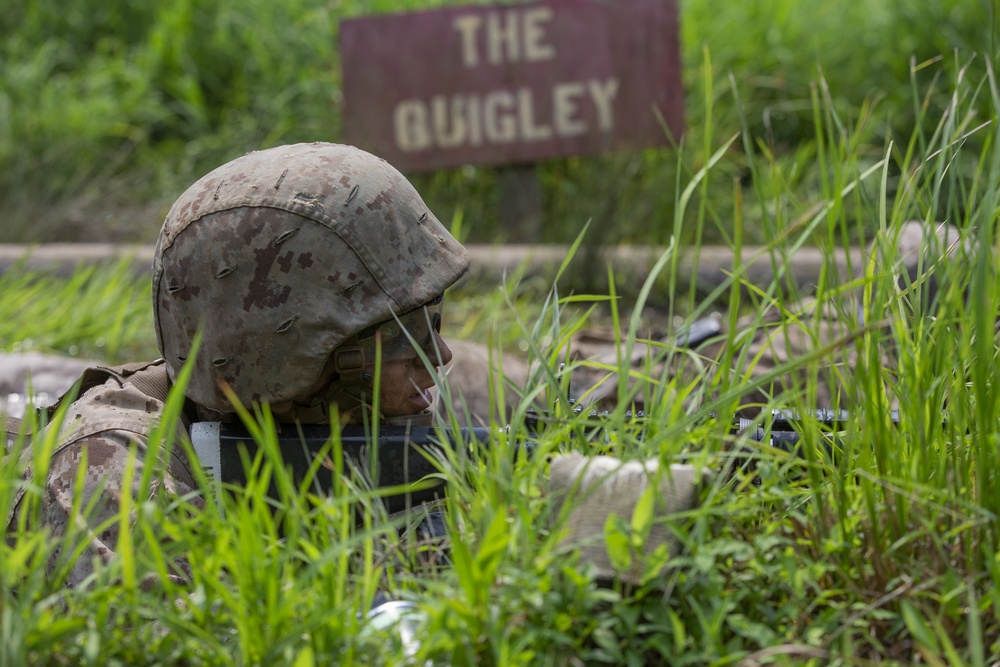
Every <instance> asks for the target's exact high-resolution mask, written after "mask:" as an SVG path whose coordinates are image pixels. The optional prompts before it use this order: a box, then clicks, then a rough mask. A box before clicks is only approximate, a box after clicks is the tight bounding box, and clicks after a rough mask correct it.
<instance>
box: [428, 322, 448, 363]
mask: <svg viewBox="0 0 1000 667" xmlns="http://www.w3.org/2000/svg"><path fill="white" fill-rule="evenodd" d="M424 352H425V353H427V358H428V359H430V360H431V363H433V364H434V365H435V366H447V365H448V364H449V363H450V362H451V359H452V356H453V355H452V353H451V348H450V347H448V343H446V342H444V338H442V337H441V334H439V333H438V332H437V331H435V332H434V335H433V336H431V340H430V341H428V343H427V347H426V348H424Z"/></svg>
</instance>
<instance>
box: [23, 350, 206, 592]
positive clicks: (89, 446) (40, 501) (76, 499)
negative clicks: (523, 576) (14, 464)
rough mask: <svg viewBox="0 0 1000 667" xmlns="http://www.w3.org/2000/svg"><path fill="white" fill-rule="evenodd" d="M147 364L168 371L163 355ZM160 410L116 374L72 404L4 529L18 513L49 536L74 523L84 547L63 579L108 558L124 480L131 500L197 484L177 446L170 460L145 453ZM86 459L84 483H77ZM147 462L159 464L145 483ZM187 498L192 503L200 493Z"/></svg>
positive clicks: (40, 438)
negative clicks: (45, 462)
mask: <svg viewBox="0 0 1000 667" xmlns="http://www.w3.org/2000/svg"><path fill="white" fill-rule="evenodd" d="M149 370H150V371H152V372H159V373H161V374H162V373H165V369H164V367H163V362H162V361H160V362H156V363H154V364H151V365H150V366H149ZM162 411H163V402H162V400H160V399H159V398H156V397H152V396H150V395H149V394H148V393H146V392H145V391H142V390H140V389H139V388H137V387H136V385H135V384H132V383H131V382H129V381H128V380H126V379H123V378H122V377H120V376H119V377H115V376H109V377H108V379H107V381H105V382H103V383H102V384H98V385H96V386H94V387H91V388H90V389H87V390H86V391H84V392H83V393H82V394H81V395H80V397H79V398H77V400H76V401H74V402H73V403H72V404H70V406H69V410H68V411H67V413H66V418H65V420H64V421H63V423H62V424H61V425H60V424H52V425H51V426H49V427H48V428H59V432H58V435H57V436H56V438H55V441H56V443H57V444H56V446H55V448H54V450H53V454H52V459H51V463H50V466H49V469H48V473H47V475H46V476H45V479H44V485H42V486H29V485H26V486H24V487H22V488H20V489H19V490H18V491H17V495H16V496H15V500H14V502H13V503H12V504H11V509H10V513H9V514H8V516H7V517H6V520H7V523H6V526H7V529H8V531H10V530H11V529H13V528H15V527H16V526H17V525H18V524H19V522H21V521H23V522H24V524H25V526H26V527H27V528H40V527H43V526H44V527H45V528H47V529H48V530H49V531H50V533H51V538H50V539H52V540H53V541H58V540H60V538H62V536H63V535H64V534H66V533H67V531H70V530H73V531H76V533H75V535H76V538H77V540H78V541H79V542H81V543H82V544H84V545H85V549H84V551H83V553H82V555H81V556H80V557H78V558H76V559H75V561H73V563H72V564H71V566H70V569H69V571H68V573H67V574H66V576H65V583H66V585H67V586H70V587H76V586H79V585H81V584H82V583H83V582H84V581H85V580H86V578H87V577H88V576H90V574H91V573H92V572H93V571H94V565H95V564H107V563H108V562H109V561H110V560H111V559H112V558H113V557H114V555H115V549H116V548H117V544H118V535H119V523H118V518H119V514H120V510H121V507H120V499H121V498H122V496H123V491H124V489H125V488H126V487H127V486H130V487H131V496H132V498H133V500H134V502H135V503H142V502H144V501H147V500H156V499H160V500H163V499H164V498H176V497H178V496H186V495H190V494H191V492H192V491H193V490H194V489H196V488H197V487H196V485H195V481H194V476H193V475H192V472H191V463H190V462H189V461H188V460H187V459H186V458H185V457H184V456H183V455H181V454H180V453H173V454H172V455H171V457H170V459H169V460H167V461H159V462H153V461H149V460H147V457H146V445H147V441H148V437H149V433H150V431H151V430H152V429H153V428H154V426H155V424H156V423H157V422H158V421H159V419H160V414H161V413H162ZM178 428H179V429H184V426H183V425H178ZM49 437H50V434H48V433H47V432H46V431H45V430H43V431H41V432H39V433H36V434H35V435H34V437H33V438H32V440H33V442H34V443H35V446H38V444H39V443H41V442H44V441H45V440H46V439H47V438H49ZM32 458H33V457H32V450H31V449H28V450H26V451H25V452H24V453H23V454H22V456H21V464H22V465H23V466H24V469H25V475H24V476H25V480H26V481H34V482H41V481H42V480H38V479H36V478H35V477H36V476H35V475H34V474H33V473H34V471H33V470H32V469H31V463H32ZM130 458H131V459H132V462H131V464H130V462H129V460H130ZM84 462H85V463H86V466H85V469H84V471H83V477H82V485H80V486H78V482H77V479H78V477H79V475H80V467H81V465H82V464H84ZM130 465H131V469H130V468H129V466H130ZM150 465H155V466H156V471H155V473H154V476H153V478H152V481H151V483H150V484H149V486H148V488H146V489H143V488H142V485H141V484H140V480H141V479H142V476H143V474H144V470H145V469H146V467H147V466H150ZM129 473H130V474H129ZM144 491H145V492H144ZM192 502H194V503H195V504H196V505H197V503H198V500H197V499H196V498H195V499H194V500H193V501H192ZM86 508H90V509H86ZM26 510H27V511H26ZM134 513H135V510H134V509H130V510H129V513H128V514H129V515H130V516H134ZM22 514H23V515H24V516H22ZM76 543H77V542H73V543H72V544H76ZM61 555H62V554H61V553H60V551H58V550H56V551H55V552H54V555H53V557H52V559H51V560H50V562H49V570H50V574H52V573H53V572H54V571H55V570H57V569H60V568H62V567H64V566H65V563H62V562H61V560H60V556H61ZM66 556H67V557H68V556H69V554H66ZM178 567H181V568H182V567H183V563H182V562H181V563H178ZM151 576H152V575H151Z"/></svg>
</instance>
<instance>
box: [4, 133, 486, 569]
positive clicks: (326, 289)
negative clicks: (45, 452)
mask: <svg viewBox="0 0 1000 667" xmlns="http://www.w3.org/2000/svg"><path fill="white" fill-rule="evenodd" d="M468 265H469V259H468V254H467V252H466V251H465V249H464V248H463V247H462V246H461V245H460V244H459V243H458V242H457V241H455V239H454V238H452V237H451V235H450V234H449V233H448V231H447V230H446V229H445V228H444V226H443V225H442V224H441V223H440V222H439V221H438V220H437V219H436V218H435V217H434V215H433V214H431V213H430V211H428V210H427V207H426V205H425V204H424V203H423V201H422V200H421V198H420V196H419V195H418V194H417V192H416V191H415V190H414V189H413V187H412V186H411V185H410V183H409V182H408V181H407V180H406V179H405V178H404V177H403V175H402V174H400V173H399V172H398V171H396V170H395V169H394V168H393V167H391V166H390V165H389V164H387V163H386V162H385V161H383V160H381V159H379V158H377V157H375V156H373V155H370V154H368V153H365V152H364V151H361V150H358V149H356V148H353V147H350V146H341V145H336V144H326V143H315V144H298V145H294V146H282V147H278V148H273V149H269V150H265V151H260V152H254V153H249V154H247V155H245V156H243V157H241V158H239V159H236V160H234V161H232V162H230V163H228V164H225V165H223V166H221V167H219V168H218V169H216V170H214V171H213V172H211V173H209V174H208V175H206V176H204V177H203V178H202V179H200V180H199V181H198V182H196V183H195V184H194V185H192V186H191V187H190V188H189V189H188V190H187V191H186V192H185V193H184V194H183V195H181V197H180V198H179V199H178V200H177V201H176V202H175V203H174V205H173V207H172V208H171V209H170V212H169V213H168V214H167V217H166V220H165V222H164V224H163V228H162V229H161V232H160V236H159V239H158V241H157V244H156V250H155V255H154V263H153V306H154V321H155V326H156V338H157V343H158V346H159V349H160V352H161V354H162V355H163V357H164V360H161V361H159V362H155V363H154V364H153V365H150V366H148V368H147V366H144V365H140V368H142V369H144V370H143V371H142V372H143V373H153V374H156V373H159V374H160V375H161V376H163V381H164V384H166V383H167V382H168V378H169V381H173V380H175V379H176V378H177V376H178V373H179V372H180V370H181V368H182V367H183V366H184V364H185V363H187V362H188V361H189V359H190V358H192V357H193V359H191V361H192V363H193V365H194V368H193V374H192V376H191V380H190V382H189V383H188V385H187V387H186V396H187V398H188V399H189V402H190V406H191V409H190V411H191V412H193V413H196V417H197V419H199V420H215V421H220V420H221V421H225V420H228V419H231V418H232V415H233V406H232V404H231V403H230V398H231V397H232V398H234V399H235V400H238V401H239V402H240V403H242V404H244V405H247V406H250V405H252V404H268V405H271V406H272V407H275V408H277V407H279V406H284V408H285V410H284V412H283V413H282V414H283V418H284V419H286V420H288V421H293V420H294V421H299V422H302V423H310V422H312V423H326V422H328V421H329V419H330V416H331V415H330V406H331V405H335V406H336V407H337V409H338V410H339V411H340V414H341V415H342V416H343V415H347V416H348V418H351V417H354V418H357V417H358V416H359V414H360V412H361V411H364V410H368V411H370V409H371V408H370V405H371V400H370V398H371V397H370V396H369V393H370V389H371V379H372V378H371V375H370V367H371V365H372V364H373V363H374V361H375V354H376V352H375V350H376V349H380V350H382V352H384V355H383V359H386V358H388V357H391V353H392V349H393V348H392V346H391V343H392V341H393V340H395V342H396V344H397V347H401V346H400V345H399V343H400V342H403V343H406V342H407V339H406V338H405V337H403V336H402V334H401V332H400V331H399V330H398V327H397V328H395V329H394V328H393V327H392V326H391V325H392V324H395V323H398V322H400V321H402V320H401V319H399V318H401V317H406V316H407V314H411V316H410V321H412V322H413V323H415V324H416V325H419V324H420V323H421V320H422V319H423V318H422V317H413V316H412V314H413V313H416V314H418V315H423V314H424V312H425V311H426V312H427V313H430V310H428V307H426V304H428V303H429V302H433V301H434V300H435V298H438V297H441V295H442V294H443V293H444V291H445V289H447V288H448V287H449V286H450V285H452V284H453V283H454V282H455V281H456V280H458V278H459V277H461V276H462V275H463V274H464V273H465V271H466V270H467V268H468ZM439 322H440V320H439V319H438V320H436V321H435V322H433V323H432V322H431V320H430V318H429V317H428V318H427V319H426V320H425V326H424V330H425V333H426V334H427V336H428V337H429V338H430V339H432V340H431V343H433V345H432V346H431V347H429V348H428V349H427V350H426V352H427V354H428V356H429V357H430V358H431V359H432V360H434V353H435V352H436V351H437V350H436V349H435V348H436V345H437V343H438V341H440V339H439V338H438V337H437V333H436V328H435V329H434V331H431V330H430V329H429V327H431V326H434V327H439V326H440V324H439ZM199 335H200V336H201V338H200V340H201V343H200V349H198V350H197V351H196V350H195V345H196V340H197V339H198V336H199ZM441 344H442V345H443V342H442V343H441ZM411 353H412V348H411ZM136 377H138V376H136ZM152 393H154V394H155V393H157V392H152ZM164 395H165V394H164ZM162 410H163V397H162V396H160V397H157V396H151V395H150V393H149V392H148V391H144V390H143V387H142V386H141V385H138V384H133V383H132V382H131V381H130V380H129V378H122V377H118V376H117V375H114V374H112V375H109V376H107V380H106V381H104V382H101V383H100V384H99V385H97V386H93V387H91V388H88V389H87V390H86V391H85V392H84V393H83V394H82V395H81V396H80V397H79V399H77V400H76V401H75V402H74V403H73V404H72V405H71V406H70V409H69V413H68V421H67V423H66V425H65V426H64V427H63V428H62V430H61V431H60V433H59V435H58V442H59V444H58V445H57V447H56V452H55V455H54V457H53V460H52V466H51V469H50V471H49V474H48V477H47V479H46V480H45V485H44V489H42V493H41V499H40V500H41V502H40V513H39V514H38V515H35V514H34V513H30V514H31V515H30V516H29V515H28V513H25V516H24V517H23V520H24V521H25V522H27V525H28V526H29V527H36V524H35V522H34V520H35V519H37V521H38V524H37V525H41V526H45V527H47V528H48V529H50V530H51V531H52V533H53V535H55V536H58V535H60V534H62V533H63V532H64V531H65V528H66V526H67V525H68V524H69V523H70V522H73V523H74V524H75V525H76V526H77V527H79V528H80V529H81V530H82V531H83V532H84V534H85V535H84V539H85V540H86V541H87V544H88V548H87V551H86V553H84V555H83V556H82V557H81V558H80V559H78V560H77V562H76V564H75V565H74V568H73V571H72V573H71V574H70V576H69V577H68V579H67V582H66V583H67V584H68V585H71V586H73V585H79V584H80V583H81V582H82V581H83V580H84V579H85V578H86V577H87V575H88V574H89V573H90V572H91V571H92V564H93V563H94V562H105V563H106V562H108V561H109V560H110V559H111V558H112V557H113V556H114V550H115V546H116V543H117V541H118V532H119V527H118V525H117V524H116V523H115V521H114V519H115V518H116V517H118V515H119V499H120V498H121V497H122V491H123V489H125V488H126V487H127V486H131V487H132V489H133V494H132V496H133V498H135V500H136V501H141V500H145V498H138V497H136V494H137V493H138V491H139V488H138V486H137V483H138V480H139V479H140V478H141V477H142V474H143V468H144V466H146V465H148V464H149V462H148V461H144V454H145V449H146V444H147V440H148V436H149V433H150V431H151V430H152V428H153V427H154V425H155V424H156V423H157V421H158V419H159V417H160V415H161V413H162ZM418 417H419V418H421V419H427V418H429V412H428V413H427V414H426V415H418ZM185 426H186V424H183V425H181V426H180V427H179V428H178V431H179V432H185V431H186V428H183V427H185ZM43 437H45V434H44V433H40V434H37V435H36V436H35V440H36V441H37V440H39V439H41V438H43ZM132 452H135V457H136V459H135V463H134V469H133V471H132V475H131V477H127V476H126V471H127V469H128V468H127V466H128V465H129V458H130V456H132ZM24 456H25V459H26V461H30V452H26V453H25V455H24ZM84 460H86V466H87V469H86V471H85V474H84V485H83V488H82V489H79V490H78V489H77V488H76V487H75V485H74V481H75V480H76V478H77V470H78V466H79V465H80V464H81V462H82V461H84ZM191 466H192V462H189V461H186V460H184V458H183V457H181V456H179V455H178V454H177V453H175V454H174V455H173V456H172V458H171V460H170V461H169V462H165V466H164V467H163V470H164V473H163V475H162V476H160V477H158V478H156V479H155V480H154V481H153V484H152V486H151V487H150V489H149V496H150V497H157V496H160V495H165V496H168V497H169V496H177V495H184V494H188V493H189V492H191V491H192V490H194V488H195V484H194V480H193V477H192V475H191V469H192V468H191ZM28 475H29V476H30V470H29V471H28ZM77 491H79V492H80V493H79V495H77ZM29 492H30V491H29ZM24 495H25V492H24V491H22V492H21V494H20V496H19V497H18V498H17V500H16V502H15V503H14V506H13V509H12V511H11V514H10V516H8V529H9V528H10V526H12V525H16V524H17V522H18V521H20V520H21V517H20V515H21V514H22V512H21V507H22V505H24ZM92 500H93V501H94V502H95V506H94V510H93V512H91V513H89V514H83V513H80V512H79V510H75V509H74V507H76V508H79V507H86V506H88V505H89V503H90V502H91V501H92ZM81 501H82V502H81ZM74 502H75V503H76V504H75V505H74ZM109 520H110V523H108V521H109Z"/></svg>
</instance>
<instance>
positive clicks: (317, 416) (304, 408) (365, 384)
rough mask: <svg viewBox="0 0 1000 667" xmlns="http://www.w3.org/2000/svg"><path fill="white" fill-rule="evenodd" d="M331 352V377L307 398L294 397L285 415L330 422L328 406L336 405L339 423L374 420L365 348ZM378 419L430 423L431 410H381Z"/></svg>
mask: <svg viewBox="0 0 1000 667" xmlns="http://www.w3.org/2000/svg"><path fill="white" fill-rule="evenodd" d="M333 354H334V355H335V356H334V368H335V370H336V373H335V374H334V375H333V376H332V379H331V380H330V381H329V382H328V383H327V384H326V386H324V387H323V388H322V389H320V390H319V391H318V392H316V393H315V394H313V395H312V396H311V397H310V398H309V399H307V400H306V401H303V402H298V401H293V402H292V404H291V407H290V408H289V411H288V413H287V414H286V415H285V416H287V418H289V419H291V420H292V421H297V422H299V423H302V424H329V423H330V406H331V405H336V406H337V411H338V413H339V416H340V423H341V424H365V423H368V424H371V423H373V422H374V421H376V420H374V419H372V415H373V410H372V404H371V388H372V376H371V375H370V374H369V373H367V372H365V371H364V368H365V353H364V351H363V350H362V349H361V348H360V347H358V346H357V345H343V346H341V347H339V348H337V349H336V350H334V352H333ZM377 421H378V423H379V424H389V425H393V426H407V425H409V426H430V425H431V424H432V423H433V421H434V414H433V413H432V412H431V411H430V410H421V411H420V412H418V413H415V414H412V415H402V416H398V417H386V416H384V415H381V414H380V415H378V419H377Z"/></svg>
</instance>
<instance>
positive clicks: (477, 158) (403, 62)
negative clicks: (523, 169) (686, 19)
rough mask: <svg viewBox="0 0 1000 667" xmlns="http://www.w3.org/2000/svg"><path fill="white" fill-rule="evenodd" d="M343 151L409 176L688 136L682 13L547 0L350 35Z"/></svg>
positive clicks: (668, 4)
mask: <svg viewBox="0 0 1000 667" xmlns="http://www.w3.org/2000/svg"><path fill="white" fill-rule="evenodd" d="M340 48H341V59H342V63H343V93H344V103H345V108H344V132H345V136H346V140H347V141H348V142H349V143H352V144H355V145H357V146H359V147H361V148H364V149H366V150H369V151H371V152H373V153H375V154H376V155H379V156H380V157H383V158H385V159H386V160H388V161H389V162H390V163H392V164H393V165H394V166H396V167H398V168H400V169H404V170H427V169H439V168H449V167H457V166H462V165H466V164H473V165H503V164H517V163H525V162H533V161H537V160H544V159H548V158H554V157H562V156H568V155H578V154H586V153H596V152H600V151H605V150H610V149H623V148H641V147H646V146H654V145H662V144H666V143H668V142H669V135H672V136H673V138H674V139H677V138H679V136H680V133H681V132H682V130H683V113H684V111H683V94H682V88H681V77H680V60H679V47H678V25H677V6H676V0H545V1H543V2H533V3H527V4H514V5H500V6H483V5H473V6H457V7H450V8H447V9H440V10H434V11H427V12H415V13H408V14H395V15H385V16H375V17H365V18H358V19H351V20H346V21H343V22H342V23H341V25H340Z"/></svg>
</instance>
